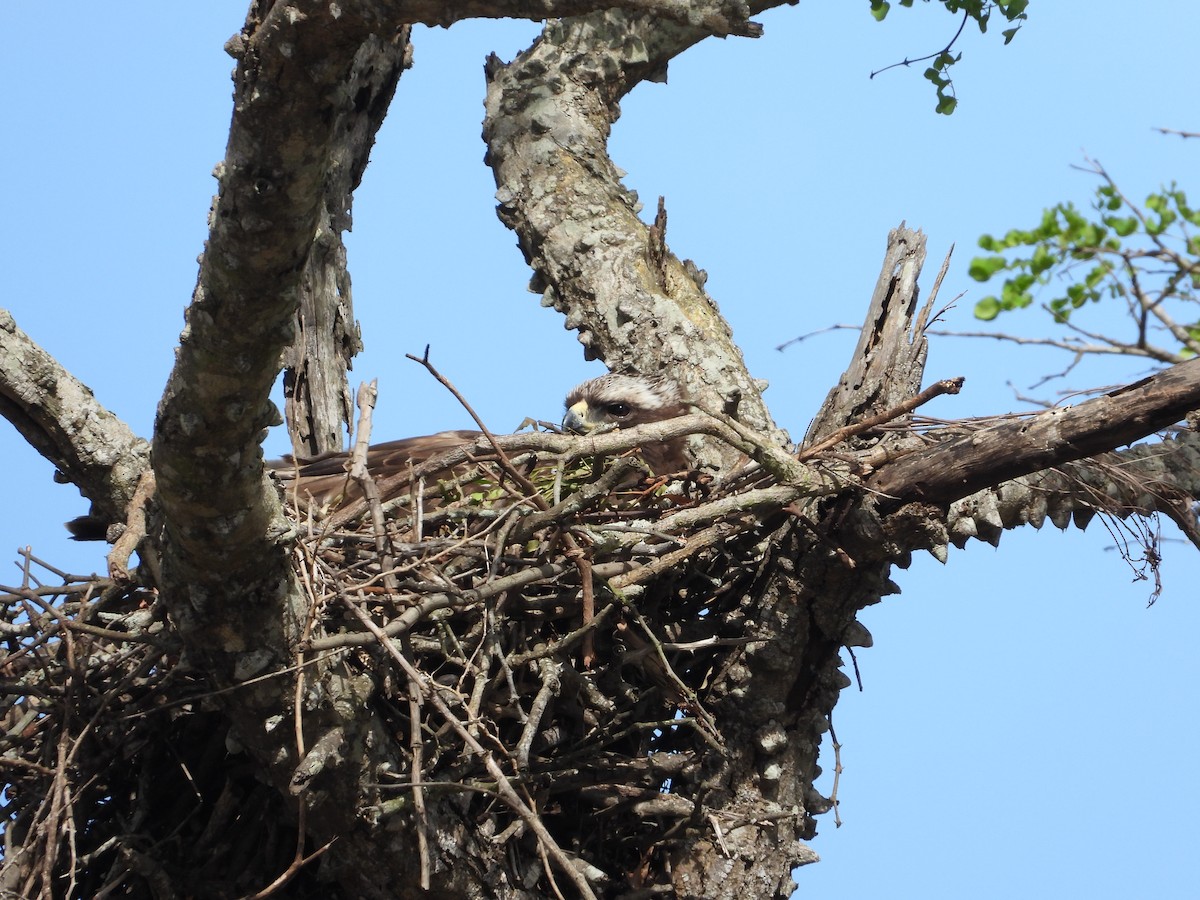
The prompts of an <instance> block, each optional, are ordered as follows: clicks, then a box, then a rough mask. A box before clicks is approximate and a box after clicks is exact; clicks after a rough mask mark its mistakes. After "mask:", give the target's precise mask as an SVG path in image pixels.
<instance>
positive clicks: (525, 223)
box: [484, 3, 782, 464]
mask: <svg viewBox="0 0 1200 900" xmlns="http://www.w3.org/2000/svg"><path fill="white" fill-rule="evenodd" d="M774 5H778V4H775V3H771V4H755V5H754V6H753V7H752V10H753V11H757V10H759V9H764V8H767V7H768V6H774ZM691 21H692V22H694V23H696V24H690V25H676V24H673V23H671V22H664V21H662V20H661V19H658V18H655V17H648V16H634V15H632V14H628V13H626V12H623V11H621V10H610V11H608V12H605V13H597V14H595V15H591V16H587V17H585V18H579V19H574V20H569V21H563V22H554V23H550V24H548V25H547V27H546V30H545V32H544V33H543V35H542V37H541V39H540V40H539V41H538V42H537V43H535V44H534V45H533V46H532V47H531V48H530V49H529V50H527V51H525V52H524V53H522V54H521V55H520V56H519V57H518V58H517V59H515V60H514V61H513V62H512V63H509V64H504V63H502V62H501V61H500V60H499V59H498V58H497V57H495V56H493V57H491V58H490V59H489V61H488V63H487V66H486V74H487V79H488V97H487V104H486V106H487V117H486V120H485V124H484V136H485V139H486V140H487V142H488V155H487V160H488V164H489V165H490V166H491V167H492V169H493V172H494V175H495V178H496V185H497V188H498V191H497V197H498V198H499V200H500V207H499V215H500V218H501V220H502V221H503V222H504V223H505V224H506V225H508V226H509V227H510V228H512V229H513V230H514V231H515V232H516V233H517V236H518V240H519V242H520V245H521V247H522V249H523V251H524V252H525V255H526V258H527V260H528V261H529V263H530V265H531V266H532V267H533V268H534V270H535V275H534V278H533V281H532V283H531V289H532V290H535V291H538V292H541V293H542V294H543V302H544V303H545V304H546V305H551V306H553V307H554V308H555V309H557V310H559V311H560V312H562V313H563V314H564V315H565V316H566V325H567V327H568V328H572V329H576V330H578V331H579V340H580V342H581V343H582V344H583V345H584V347H585V354H586V355H587V356H588V357H589V358H595V357H599V358H601V359H603V360H604V361H605V362H606V363H607V365H608V366H609V368H610V369H613V370H616V371H634V372H640V373H642V374H648V375H657V374H661V373H663V372H669V373H670V374H671V376H672V377H673V378H674V380H676V381H677V382H678V383H679V384H680V385H681V387H682V388H683V390H684V393H685V394H686V395H687V396H688V397H689V399H691V400H693V401H694V402H696V403H697V404H698V405H700V406H702V407H704V408H708V409H713V410H717V409H723V408H726V407H727V406H736V407H737V413H738V416H739V418H741V419H742V420H743V421H745V422H746V423H747V424H749V425H750V426H751V427H753V428H755V429H756V430H758V431H763V432H767V433H771V432H775V433H776V434H777V435H779V436H780V437H781V438H782V435H781V433H780V432H778V431H776V430H775V428H774V426H773V424H772V421H771V418H770V415H769V413H768V411H767V409H766V406H765V405H764V404H763V402H762V398H761V387H760V385H758V384H757V383H756V382H755V381H754V379H753V378H751V376H750V375H749V373H748V372H747V371H746V368H745V365H744V363H743V361H742V355H741V351H740V350H739V349H738V348H737V346H736V345H735V344H734V342H733V337H732V334H731V332H730V329H729V326H728V324H727V323H726V322H725V320H724V319H723V318H722V317H721V315H720V312H719V311H718V309H717V307H716V304H715V303H714V301H713V300H712V298H711V297H709V296H708V294H707V293H706V292H705V291H704V281H705V279H706V277H707V276H705V275H704V273H703V272H702V271H701V270H699V269H698V268H697V267H696V266H695V265H694V264H692V263H690V262H686V261H680V260H679V259H678V258H677V257H675V256H674V255H673V254H671V252H670V251H669V250H668V249H667V248H666V246H665V243H664V235H663V233H662V232H663V230H664V229H663V228H662V227H661V226H660V227H659V228H658V229H657V230H656V231H655V232H654V233H653V234H652V229H651V227H650V226H648V225H647V224H646V223H644V222H643V221H641V219H640V218H639V217H638V211H639V208H640V204H639V203H638V200H637V197H636V195H635V194H634V193H633V192H631V191H629V190H628V189H627V188H625V186H624V185H622V184H621V174H622V173H621V172H620V171H619V170H618V169H617V167H616V166H615V165H614V164H613V162H612V160H611V159H610V158H609V156H608V150H607V140H608V134H609V130H610V128H611V125H612V123H613V122H614V121H615V120H616V118H617V115H618V114H619V108H618V103H619V100H620V98H621V97H622V96H624V95H625V94H626V93H628V92H629V91H630V90H632V89H633V88H634V87H635V86H636V85H637V84H639V83H640V82H642V81H661V80H663V78H664V77H665V71H666V67H667V64H668V62H669V61H670V60H671V59H673V58H674V57H675V56H676V55H678V54H679V53H682V52H683V51H684V50H686V49H687V48H688V47H690V46H692V45H694V44H696V43H697V42H699V41H701V40H703V39H704V38H705V37H708V36H709V35H710V34H711V32H710V31H709V30H707V29H706V28H704V27H701V26H700V25H699V24H698V22H697V20H695V19H693V20H691ZM548 81H549V82H551V83H554V84H555V85H557V86H558V87H556V90H555V91H553V92H544V91H542V90H541V89H540V88H539V87H538V86H539V85H544V84H546V83H547V82H548ZM559 88H561V90H560V89H559ZM548 160H553V165H548V164H547V161H548ZM659 218H660V220H663V219H665V216H660V217H659ZM780 442H781V443H782V439H781V441H780ZM710 452H712V453H713V454H714V455H715V456H716V457H718V460H717V461H718V462H719V463H722V464H723V463H727V462H729V461H730V460H731V459H732V457H728V456H722V455H721V454H722V451H721V450H720V449H719V448H718V449H714V450H711V451H710Z"/></svg>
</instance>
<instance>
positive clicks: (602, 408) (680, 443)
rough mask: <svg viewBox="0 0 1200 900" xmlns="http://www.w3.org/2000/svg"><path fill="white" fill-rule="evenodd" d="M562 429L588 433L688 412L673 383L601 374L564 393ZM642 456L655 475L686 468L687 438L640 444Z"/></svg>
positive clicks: (639, 423) (638, 377)
mask: <svg viewBox="0 0 1200 900" xmlns="http://www.w3.org/2000/svg"><path fill="white" fill-rule="evenodd" d="M566 404H567V414H566V415H565V416H564V417H563V429H564V430H565V431H573V432H575V433H576V434H591V433H592V432H594V431H597V430H601V429H609V428H632V427H633V426H634V425H644V424H646V423H648V422H662V421H663V420H665V419H673V418H675V417H676V416H682V415H683V414H684V413H686V412H687V405H686V404H685V403H684V402H683V398H682V396H681V395H680V393H679V388H677V387H676V386H675V385H674V384H673V383H671V382H669V381H665V380H663V379H655V378H644V377H641V376H634V375H601V376H600V377H599V378H593V379H592V380H591V381H585V382H584V383H583V384H581V385H579V387H577V388H575V389H574V390H572V391H571V393H569V394H567V400H566ZM640 452H641V455H642V459H644V460H645V461H646V465H648V466H649V467H650V469H651V471H653V472H654V473H655V474H656V475H666V474H669V473H673V472H682V471H684V470H686V469H687V468H689V463H688V457H687V439H686V438H682V437H681V438H675V439H673V440H669V441H658V442H656V443H653V444H645V445H643V446H642V447H641V451H640Z"/></svg>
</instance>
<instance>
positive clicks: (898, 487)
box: [867, 360, 1200, 506]
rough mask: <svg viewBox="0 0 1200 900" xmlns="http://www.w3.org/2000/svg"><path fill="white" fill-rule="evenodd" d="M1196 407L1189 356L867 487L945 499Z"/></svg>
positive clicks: (889, 469) (912, 463)
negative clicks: (1094, 397)
mask: <svg viewBox="0 0 1200 900" xmlns="http://www.w3.org/2000/svg"><path fill="white" fill-rule="evenodd" d="M1197 408H1200V360H1192V361H1190V362H1185V363H1180V364H1179V365H1176V366H1172V367H1171V368H1169V369H1167V370H1166V371H1164V372H1161V373H1159V374H1157V375H1152V376H1150V377H1149V378H1144V379H1142V380H1141V381H1138V382H1135V383H1134V384H1131V385H1128V386H1126V387H1123V388H1118V389H1117V390H1115V391H1111V392H1109V393H1108V394H1106V395H1104V396H1103V397H1097V398H1096V399H1094V400H1089V401H1087V402H1086V403H1081V404H1080V405H1079V406H1075V407H1062V408H1057V409H1051V410H1047V411H1046V412H1043V413H1038V414H1037V415H1034V416H1031V417H1029V418H1025V419H1020V420H1016V421H1010V422H1003V423H1001V424H999V425H994V426H992V427H990V428H984V429H982V430H980V431H974V432H971V433H970V434H968V435H965V436H963V437H959V438H956V439H954V440H950V441H945V442H942V443H939V444H937V445H935V446H933V447H930V448H929V449H928V450H923V451H919V452H916V453H912V454H909V455H908V456H905V457H903V458H901V459H899V460H897V461H896V462H893V463H891V464H889V465H887V466H885V467H884V468H883V469H881V470H880V471H879V472H878V473H877V474H876V475H875V476H874V477H872V478H869V479H868V480H867V487H868V489H870V490H874V491H878V492H880V493H881V494H884V495H886V496H888V497H892V498H894V500H897V501H907V500H920V501H925V502H930V503H937V504H948V503H951V502H953V501H955V500H957V499H958V498H960V497H965V496H967V495H968V494H973V493H974V492H976V491H978V490H982V489H984V488H986V487H990V486H993V485H997V484H1000V483H1001V482H1003V481H1007V480H1009V479H1012V478H1017V477H1019V476H1021V475H1027V474H1029V473H1031V472H1037V471H1040V470H1042V469H1048V468H1050V467H1052V466H1055V465H1058V464H1059V463H1064V462H1070V461H1072V460H1076V459H1082V458H1084V457H1087V456H1094V455H1096V454H1098V453H1104V452H1105V451H1108V450H1112V449H1113V448H1115V447H1119V446H1122V445H1123V444H1129V443H1132V442H1133V441H1136V440H1140V439H1141V438H1144V437H1146V436H1147V435H1149V434H1153V433H1154V432H1155V431H1158V430H1160V429H1162V428H1166V427H1167V426H1168V425H1171V424H1174V423H1175V422H1178V421H1179V420H1180V419H1182V418H1183V417H1184V415H1185V414H1186V413H1188V412H1189V411H1191V410H1194V409H1197ZM888 505H889V506H891V505H893V504H888Z"/></svg>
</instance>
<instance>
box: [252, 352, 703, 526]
mask: <svg viewBox="0 0 1200 900" xmlns="http://www.w3.org/2000/svg"><path fill="white" fill-rule="evenodd" d="M566 406H567V412H566V415H565V416H564V418H563V430H565V431H571V432H575V433H577V434H591V433H593V432H596V431H598V430H606V429H609V428H617V427H627V428H628V427H633V426H634V425H641V424H644V423H646V422H660V421H663V420H665V419H671V418H674V417H675V416H679V415H683V414H684V413H685V412H687V406H686V405H685V403H684V402H683V399H682V397H681V396H680V393H679V389H678V388H677V387H676V386H675V385H674V384H672V383H670V382H668V381H665V380H662V379H652V378H645V377H641V376H634V375H615V374H610V375H601V376H600V377H599V378H593V379H591V380H590V381H585V382H583V384H581V385H579V386H578V387H576V388H574V389H573V390H572V391H571V392H570V393H569V394H567V399H566ZM480 436H481V432H478V431H441V432H438V433H437V434H430V435H422V436H420V437H410V438H403V439H401V440H397V441H386V442H384V443H381V444H374V445H372V446H371V447H370V448H369V449H368V450H367V469H368V471H369V472H370V473H371V475H372V476H373V477H374V478H375V479H376V481H383V480H384V479H387V478H388V477H389V476H393V475H400V474H403V473H405V472H407V471H408V470H409V468H410V467H412V466H417V465H419V464H420V463H423V462H425V461H426V460H428V459H432V458H433V457H434V456H437V455H438V454H440V453H444V452H446V451H447V450H452V449H454V448H455V447H459V446H462V445H463V444H468V443H471V442H472V441H474V440H476V439H477V438H479V437H480ZM685 442H686V439H685V438H676V439H673V440H670V441H660V442H657V443H655V444H652V445H647V446H643V447H642V448H641V450H640V452H641V456H642V459H644V460H645V462H646V465H648V466H649V467H650V469H651V470H652V471H653V472H654V473H655V474H659V475H663V474H668V473H671V472H677V471H682V470H684V469H686V468H687V467H688V464H687V456H686V452H685ZM348 458H349V454H348V453H345V452H332V453H323V454H321V455H320V456H314V457H309V458H300V459H295V458H293V457H291V456H288V457H284V458H283V459H279V460H271V461H269V462H267V464H266V465H267V468H268V469H269V470H270V471H271V472H272V473H273V474H274V475H275V477H276V478H277V479H278V480H279V481H280V482H281V483H282V484H283V486H284V489H285V493H286V495H287V496H289V497H297V498H298V499H299V500H300V501H302V502H304V503H305V504H306V505H308V506H310V507H316V508H318V509H326V510H328V509H333V508H336V507H339V506H342V505H344V504H345V503H347V502H349V501H352V500H357V499H359V498H360V497H361V491H360V489H359V487H358V485H357V484H356V483H354V482H353V481H351V480H350V479H349V478H347V476H346V463H347V460H348ZM398 489H400V490H403V491H405V492H406V491H407V490H408V485H407V484H398ZM381 499H384V500H388V499H391V494H387V493H385V495H384V496H383V497H382V498H381Z"/></svg>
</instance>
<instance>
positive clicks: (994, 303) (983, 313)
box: [975, 297, 1000, 322]
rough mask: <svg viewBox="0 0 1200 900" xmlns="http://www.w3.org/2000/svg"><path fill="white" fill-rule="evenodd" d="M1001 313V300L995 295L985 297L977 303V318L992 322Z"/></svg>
mask: <svg viewBox="0 0 1200 900" xmlns="http://www.w3.org/2000/svg"><path fill="white" fill-rule="evenodd" d="M998 315H1000V301H999V300H997V299H996V298H995V297H984V298H983V299H982V300H980V301H979V302H978V303H976V304H975V318H977V319H982V320H983V321H985V322H990V321H992V319H994V318H996V316H998Z"/></svg>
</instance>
